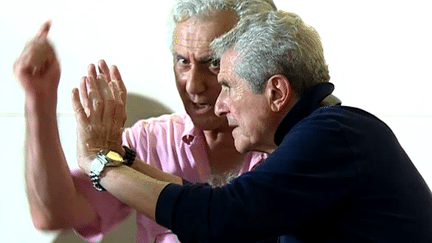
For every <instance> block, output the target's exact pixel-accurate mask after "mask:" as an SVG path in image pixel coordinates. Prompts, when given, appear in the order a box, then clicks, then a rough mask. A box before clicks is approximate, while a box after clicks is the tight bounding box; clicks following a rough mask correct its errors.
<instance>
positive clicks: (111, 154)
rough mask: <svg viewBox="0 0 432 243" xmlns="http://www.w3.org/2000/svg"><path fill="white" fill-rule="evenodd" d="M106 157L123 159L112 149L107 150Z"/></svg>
mask: <svg viewBox="0 0 432 243" xmlns="http://www.w3.org/2000/svg"><path fill="white" fill-rule="evenodd" d="M106 157H108V158H110V159H112V160H116V161H123V158H122V157H121V156H120V155H119V154H118V153H116V152H113V151H109V152H108V153H107V155H106Z"/></svg>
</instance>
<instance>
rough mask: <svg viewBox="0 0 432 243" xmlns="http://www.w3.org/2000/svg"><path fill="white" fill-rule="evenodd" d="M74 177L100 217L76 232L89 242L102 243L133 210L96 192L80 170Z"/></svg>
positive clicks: (110, 196)
mask: <svg viewBox="0 0 432 243" xmlns="http://www.w3.org/2000/svg"><path fill="white" fill-rule="evenodd" d="M72 175H73V178H74V182H75V186H76V187H77V190H78V191H79V192H80V193H82V194H83V195H84V196H85V197H86V198H87V200H88V201H89V202H90V204H91V205H93V207H94V208H95V210H96V213H97V215H98V220H96V221H95V222H93V223H92V224H91V225H87V226H85V227H82V228H79V229H78V228H77V229H74V231H75V232H76V233H77V234H78V235H80V236H81V237H83V238H84V239H86V240H87V241H89V242H100V241H101V240H102V239H103V237H104V236H105V235H106V234H107V233H108V232H109V231H110V230H111V229H113V228H114V227H115V226H117V225H118V224H120V223H121V222H123V221H124V220H125V219H126V218H127V217H128V216H129V215H130V213H131V212H132V209H131V208H130V207H129V206H127V205H126V204H124V203H122V202H120V201H119V200H118V199H117V198H115V197H114V196H113V195H111V194H110V193H108V192H99V191H96V189H94V187H93V184H92V183H91V181H90V179H89V177H88V175H86V174H85V173H84V172H82V171H81V170H80V169H75V170H73V171H72Z"/></svg>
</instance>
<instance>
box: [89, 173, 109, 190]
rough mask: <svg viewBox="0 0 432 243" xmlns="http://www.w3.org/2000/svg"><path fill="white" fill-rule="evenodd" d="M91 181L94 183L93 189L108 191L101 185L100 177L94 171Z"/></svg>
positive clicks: (91, 174)
mask: <svg viewBox="0 0 432 243" xmlns="http://www.w3.org/2000/svg"><path fill="white" fill-rule="evenodd" d="M90 180H91V182H92V183H93V187H94V188H95V189H96V190H98V191H100V192H101V191H106V189H105V188H103V186H102V185H101V184H100V176H99V175H96V174H95V173H94V172H93V171H91V172H90Z"/></svg>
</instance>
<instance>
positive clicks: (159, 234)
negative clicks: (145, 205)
mask: <svg viewBox="0 0 432 243" xmlns="http://www.w3.org/2000/svg"><path fill="white" fill-rule="evenodd" d="M123 142H124V144H126V145H128V146H129V147H130V148H132V149H134V150H135V151H136V153H137V157H139V158H140V159H141V160H143V161H146V162H148V163H149V164H151V165H153V166H155V167H157V168H159V169H161V170H163V171H166V172H170V173H173V174H176V175H178V176H180V177H182V178H184V179H186V180H188V181H190V182H208V181H209V179H210V165H209V161H208V157H207V146H206V141H205V138H204V135H203V134H202V132H201V131H200V130H199V129H197V128H196V127H195V126H194V125H193V123H192V120H191V119H190V117H189V116H188V115H187V114H185V113H176V114H172V115H163V116H161V117H157V118H151V119H148V120H141V121H139V122H137V123H136V124H135V125H134V126H133V127H131V128H128V129H126V130H125V132H124V133H123ZM266 158H267V154H264V153H259V152H250V153H248V154H247V156H246V158H245V163H244V166H243V167H242V168H241V170H240V173H239V174H242V173H244V172H247V171H250V170H252V169H253V168H254V166H255V165H257V164H259V163H260V162H262V161H263V160H264V159H266ZM73 174H74V176H75V181H76V184H77V187H78V189H79V191H80V192H82V193H83V194H85V195H86V197H87V198H88V199H89V200H90V202H91V203H92V205H95V206H97V207H96V211H97V212H98V214H99V215H100V220H99V221H97V222H95V223H94V224H93V225H90V226H87V227H86V228H83V229H76V232H77V233H79V234H80V235H81V236H83V237H84V238H86V239H87V240H89V241H92V242H97V241H101V240H102V238H103V236H104V235H105V234H106V233H107V232H108V231H109V230H110V229H112V228H113V227H114V226H116V225H118V224H119V223H121V222H122V221H123V220H124V219H126V218H127V217H128V216H129V214H130V213H131V212H132V209H131V208H130V207H128V206H127V205H125V204H123V203H122V202H120V201H119V200H117V199H116V198H115V197H114V196H112V195H111V194H109V193H108V192H98V191H96V190H95V189H94V188H93V186H92V184H91V182H90V179H89V177H88V176H87V175H85V174H84V173H83V172H81V171H80V170H77V171H73ZM137 242H142V243H148V242H160V243H162V242H163V243H168V242H170V243H171V242H179V240H178V239H177V236H176V235H175V234H173V233H172V232H171V231H170V230H169V229H167V228H164V227H162V226H160V225H158V224H157V223H155V222H154V221H152V220H150V219H148V218H147V217H146V216H144V215H143V214H140V213H137Z"/></svg>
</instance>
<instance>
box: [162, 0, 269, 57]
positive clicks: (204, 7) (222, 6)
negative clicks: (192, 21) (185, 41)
mask: <svg viewBox="0 0 432 243" xmlns="http://www.w3.org/2000/svg"><path fill="white" fill-rule="evenodd" d="M218 10H219V11H234V12H235V13H236V15H237V18H238V19H243V18H245V17H246V16H249V15H253V14H257V13H258V12H264V11H269V10H276V5H275V4H274V2H273V0H175V1H174V3H173V7H172V9H171V22H170V32H171V36H172V34H173V33H174V28H175V26H176V25H177V24H178V23H180V22H182V21H185V20H187V19H189V18H192V17H197V18H199V19H200V20H212V19H214V18H216V17H217V11H218ZM171 49H172V46H171Z"/></svg>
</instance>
